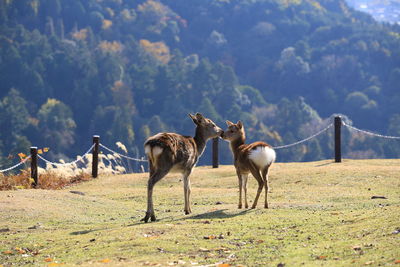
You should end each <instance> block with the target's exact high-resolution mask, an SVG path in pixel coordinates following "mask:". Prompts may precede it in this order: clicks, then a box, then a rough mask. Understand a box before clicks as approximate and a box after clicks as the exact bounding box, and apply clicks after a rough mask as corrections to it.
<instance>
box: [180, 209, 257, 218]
mask: <svg viewBox="0 0 400 267" xmlns="http://www.w3.org/2000/svg"><path fill="white" fill-rule="evenodd" d="M226 210H228V209H221V210H214V211H210V212H206V213H201V214H197V215H194V216H190V217H186V218H183V219H184V220H187V219H192V220H199V219H227V218H233V217H236V216H240V215H244V214H246V213H248V212H250V211H251V210H242V211H240V212H238V213H226V212H225V211H226Z"/></svg>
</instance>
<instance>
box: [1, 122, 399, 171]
mask: <svg viewBox="0 0 400 267" xmlns="http://www.w3.org/2000/svg"><path fill="white" fill-rule="evenodd" d="M344 117H345V118H347V117H346V116H344ZM336 119H338V120H339V122H340V123H339V125H336V123H329V124H328V125H327V126H325V127H324V128H323V129H322V130H320V131H318V132H316V133H314V134H312V135H310V136H308V137H306V138H304V139H302V140H299V141H297V142H294V143H291V144H286V145H280V146H274V147H273V149H276V150H279V149H285V148H290V147H293V146H297V145H300V144H303V143H305V142H307V141H309V140H312V139H314V138H316V137H318V136H320V135H322V134H323V133H326V132H327V131H328V130H329V129H331V128H335V142H337V140H336V139H337V134H339V149H340V126H344V127H346V128H348V129H349V130H350V131H355V132H358V133H362V134H365V135H368V136H372V137H378V138H385V139H392V140H400V136H390V135H382V134H378V133H373V132H371V131H367V130H362V129H359V128H357V127H354V126H352V125H350V124H349V123H347V122H345V121H344V120H342V119H341V116H336V117H335V121H336ZM346 120H347V119H346ZM96 138H97V141H96V142H97V143H96V142H95V139H93V140H94V141H93V144H92V146H91V147H90V148H89V149H88V150H87V151H86V152H85V153H84V154H83V155H81V156H78V157H77V159H76V160H73V161H71V162H67V163H63V162H52V161H50V160H47V159H46V158H44V157H43V156H41V155H36V156H37V158H38V159H40V160H42V161H43V162H45V163H46V164H48V165H51V166H56V167H61V166H68V165H74V164H77V163H79V162H82V163H83V160H84V159H85V158H86V157H87V156H88V155H89V154H90V153H92V154H93V155H94V153H99V152H100V149H99V148H102V149H103V150H105V151H107V152H110V153H112V154H113V155H117V156H118V157H120V158H123V159H126V160H128V161H135V162H138V163H140V162H148V160H147V159H145V157H131V156H128V155H124V154H121V153H119V152H117V151H115V150H113V149H111V148H109V147H108V146H106V145H104V144H102V143H100V142H99V141H98V140H99V137H98V136H96ZM96 145H97V147H96ZM213 147H214V146H213ZM336 147H337V144H336V145H335V149H336ZM216 150H218V149H216ZM335 152H337V151H335ZM36 156H35V157H36ZM96 157H97V156H96ZM94 158H95V156H93V159H94ZM215 158H216V160H217V161H218V157H213V161H214V159H215ZM28 160H31V161H32V162H33V161H34V160H32V154H31V155H30V156H28V157H26V158H24V159H23V160H21V161H20V162H19V163H17V164H15V165H13V166H11V167H9V168H6V169H3V170H0V173H5V172H9V171H11V170H14V169H17V168H19V167H20V166H21V165H23V164H24V163H26V162H27V161H28ZM337 162H340V161H337ZM93 166H94V165H93ZM213 166H214V162H213ZM216 166H218V163H217V164H216ZM92 168H93V167H92ZM96 168H97V167H96ZM141 170H142V171H144V168H143V165H141ZM96 176H97V173H96Z"/></svg>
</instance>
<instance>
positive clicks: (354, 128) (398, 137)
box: [343, 122, 400, 140]
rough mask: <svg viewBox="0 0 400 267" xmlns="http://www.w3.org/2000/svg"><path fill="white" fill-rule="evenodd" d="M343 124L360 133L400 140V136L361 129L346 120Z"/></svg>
mask: <svg viewBox="0 0 400 267" xmlns="http://www.w3.org/2000/svg"><path fill="white" fill-rule="evenodd" d="M343 125H344V126H346V127H347V128H349V129H351V130H354V131H357V132H360V133H363V134H367V135H370V136H374V137H380V138H386V139H397V140H400V136H390V135H382V134H377V133H373V132H369V131H366V130H361V129H358V128H356V127H354V126H351V125H349V124H347V123H345V122H343Z"/></svg>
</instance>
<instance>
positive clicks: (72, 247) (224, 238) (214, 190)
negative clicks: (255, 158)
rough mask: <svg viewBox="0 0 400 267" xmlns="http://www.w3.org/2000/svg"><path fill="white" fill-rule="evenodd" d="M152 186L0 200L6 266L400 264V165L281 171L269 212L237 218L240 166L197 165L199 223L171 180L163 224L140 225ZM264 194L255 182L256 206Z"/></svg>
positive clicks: (106, 185) (118, 183) (164, 193)
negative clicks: (188, 212) (185, 207)
mask: <svg viewBox="0 0 400 267" xmlns="http://www.w3.org/2000/svg"><path fill="white" fill-rule="evenodd" d="M146 181H147V174H129V175H120V176H111V177H105V176H100V177H99V178H98V179H96V180H92V181H89V182H86V183H82V184H79V185H76V186H73V187H70V188H66V189H63V190H53V191H50V190H18V191H2V192H0V266H1V265H3V266H11V265H16V266H23V265H27V266H32V265H38V266H59V265H63V266H75V265H81V266H86V265H91V266H107V265H108V266H169V265H180V266H192V265H193V266H196V265H197V266H201V265H211V266H215V265H216V266H218V265H220V266H242V265H243V266H278V264H284V265H285V266H349V265H352V266H363V265H371V266H379V265H385V266H386V265H389V266H390V265H396V263H400V249H399V244H400V233H399V232H400V160H358V161H355V160H345V161H344V162H343V163H340V164H339V163H333V162H331V161H319V162H309V163H278V164H275V165H274V167H273V168H272V170H271V175H270V185H271V187H272V192H271V193H270V194H269V196H270V197H269V203H270V209H264V208H262V206H263V204H262V203H263V195H264V194H262V197H261V198H260V201H259V207H258V208H257V209H255V210H250V209H248V210H245V209H242V210H239V209H237V199H238V189H237V178H236V176H235V171H234V168H233V166H221V167H220V168H218V169H212V168H210V167H198V168H196V169H195V170H194V171H193V174H192V179H191V181H192V210H193V214H191V215H184V214H183V202H184V201H183V185H182V182H181V181H180V179H179V177H174V176H168V177H166V178H164V179H163V180H162V181H161V182H159V183H158V184H157V185H156V187H155V208H156V216H157V219H158V220H157V221H156V222H154V223H148V224H144V223H141V222H140V219H141V218H142V217H143V216H144V213H145V208H146ZM255 187H256V181H255V179H253V178H250V179H249V200H253V198H254V196H255V192H256V189H255ZM71 190H74V191H79V192H83V193H84V195H79V194H74V193H71V192H70V191H71ZM372 196H384V197H386V199H380V198H378V199H371V197H372ZM250 205H251V202H250ZM280 266H282V265H280ZM398 266H400V265H398Z"/></svg>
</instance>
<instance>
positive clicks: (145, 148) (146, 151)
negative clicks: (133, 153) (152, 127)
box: [144, 145, 151, 155]
mask: <svg viewBox="0 0 400 267" xmlns="http://www.w3.org/2000/svg"><path fill="white" fill-rule="evenodd" d="M150 152H151V146H150V145H147V146H144V153H146V155H149V154H150Z"/></svg>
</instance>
